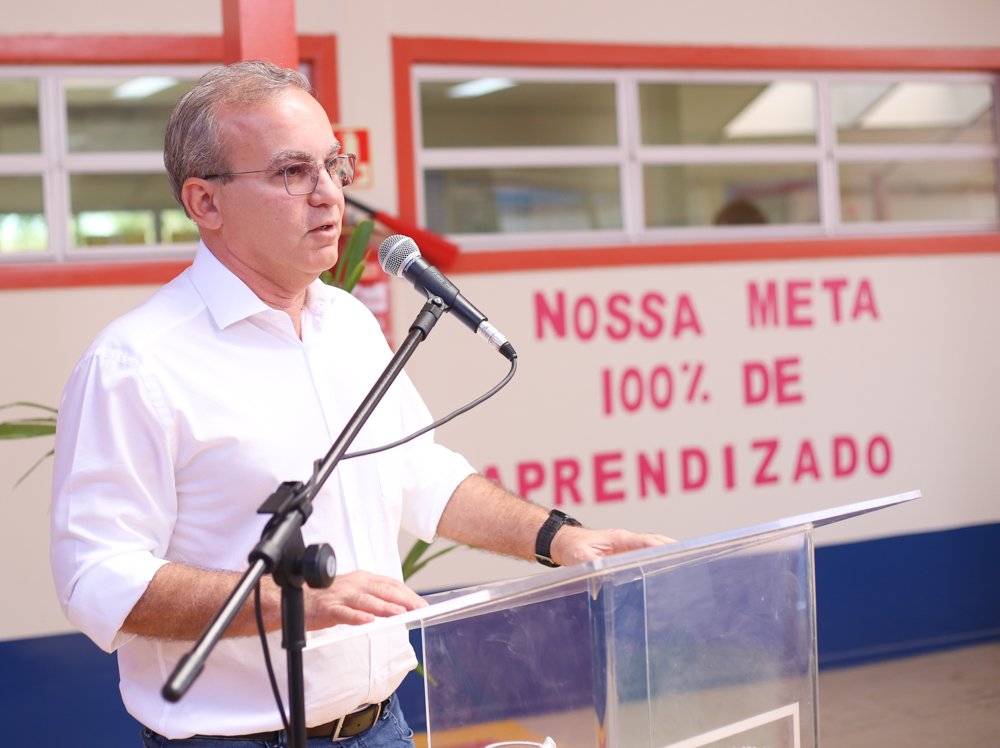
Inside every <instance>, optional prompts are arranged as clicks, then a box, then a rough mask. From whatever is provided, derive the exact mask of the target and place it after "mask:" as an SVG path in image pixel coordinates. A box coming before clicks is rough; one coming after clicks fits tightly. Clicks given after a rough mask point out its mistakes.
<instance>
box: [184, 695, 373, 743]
mask: <svg viewBox="0 0 1000 748" xmlns="http://www.w3.org/2000/svg"><path fill="white" fill-rule="evenodd" d="M390 701H392V697H391V696H390V697H389V698H388V699H386V700H385V701H383V702H382V703H381V704H370V705H368V706H366V707H365V708H364V709H358V711H356V712H351V713H350V714H348V715H347V716H345V717H340V718H339V719H335V720H333V722H327V723H326V724H325V725H316V726H315V727H307V728H306V737H309V738H329V739H330V741H331V742H332V741H336V740H343V739H344V738H353V737H354V736H355V735H360V734H361V733H363V732H364V731H365V730H368V729H370V728H371V727H374V725H375V723H376V722H378V719H379V717H381V716H382V715H383V714H384V713H385V710H386V709H388V708H389V702H390ZM197 737H199V738H207V737H211V738H215V739H216V740H269V741H272V742H276V741H277V740H278V731H277V730H274V731H272V732H255V733H251V734H250V735H198V736H197Z"/></svg>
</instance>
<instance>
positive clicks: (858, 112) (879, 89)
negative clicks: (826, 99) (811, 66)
mask: <svg viewBox="0 0 1000 748" xmlns="http://www.w3.org/2000/svg"><path fill="white" fill-rule="evenodd" d="M893 85H894V84H892V83H847V84H844V85H835V86H832V87H831V90H830V93H831V95H832V98H833V120H834V122H836V123H837V126H838V127H852V126H856V125H857V123H858V120H859V119H860V118H861V116H862V115H863V114H864V113H865V112H867V111H868V110H869V109H871V108H872V107H873V106H874V105H875V102H877V101H878V100H879V99H881V98H882V97H883V96H885V95H886V94H887V93H888V92H889V91H890V90H891V89H892V87H893Z"/></svg>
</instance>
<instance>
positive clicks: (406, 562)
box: [403, 540, 431, 582]
mask: <svg viewBox="0 0 1000 748" xmlns="http://www.w3.org/2000/svg"><path fill="white" fill-rule="evenodd" d="M430 547H431V544H430V543H428V542H426V541H423V540H418V541H417V542H416V543H414V544H413V547H412V548H411V549H410V552H409V553H407V554H406V558H405V559H403V581H404V582H405V581H406V580H407V579H409V578H410V577H411V576H412V575H413V566H414V565H415V564H416V563H417V561H419V560H420V557H421V556H422V555H423V554H424V551H426V550H427V549H428V548H430Z"/></svg>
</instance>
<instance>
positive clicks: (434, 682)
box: [416, 662, 438, 686]
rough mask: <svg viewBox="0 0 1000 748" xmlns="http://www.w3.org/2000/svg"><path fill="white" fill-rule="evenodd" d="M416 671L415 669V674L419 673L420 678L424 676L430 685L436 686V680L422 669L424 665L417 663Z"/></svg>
mask: <svg viewBox="0 0 1000 748" xmlns="http://www.w3.org/2000/svg"><path fill="white" fill-rule="evenodd" d="M416 671H417V675H419V676H420V677H421V678H426V679H427V681H428V682H429V683H430V684H431V685H432V686H436V685H437V684H438V682H437V681H436V680H434V678H432V677H431V676H430V675H428V674H427V673H426V671H424V666H423V665H421V664H420V663H419V662H418V663H417V667H416Z"/></svg>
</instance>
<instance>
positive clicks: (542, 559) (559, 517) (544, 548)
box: [535, 509, 583, 568]
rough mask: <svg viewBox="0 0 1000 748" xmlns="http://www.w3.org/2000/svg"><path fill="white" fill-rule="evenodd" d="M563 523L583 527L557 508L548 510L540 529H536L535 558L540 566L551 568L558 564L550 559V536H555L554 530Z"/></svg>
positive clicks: (556, 530) (557, 529)
mask: <svg viewBox="0 0 1000 748" xmlns="http://www.w3.org/2000/svg"><path fill="white" fill-rule="evenodd" d="M563 525H569V526H570V527H583V525H582V524H580V522H578V521H577V520H575V519H573V518H572V517H570V516H569V515H568V514H566V512H560V511H559V510H558V509H553V510H552V511H550V512H549V518H548V519H547V520H545V524H544V525H542V529H541V530H539V531H538V537H537V538H535V560H536V561H537V562H538V563H540V564H541V565H542V566H551V567H552V568H556V567H557V566H559V564H557V563H556V562H555V561H553V560H552V538H554V537H555V536H556V532H558V531H559V528H560V527H562V526H563Z"/></svg>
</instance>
